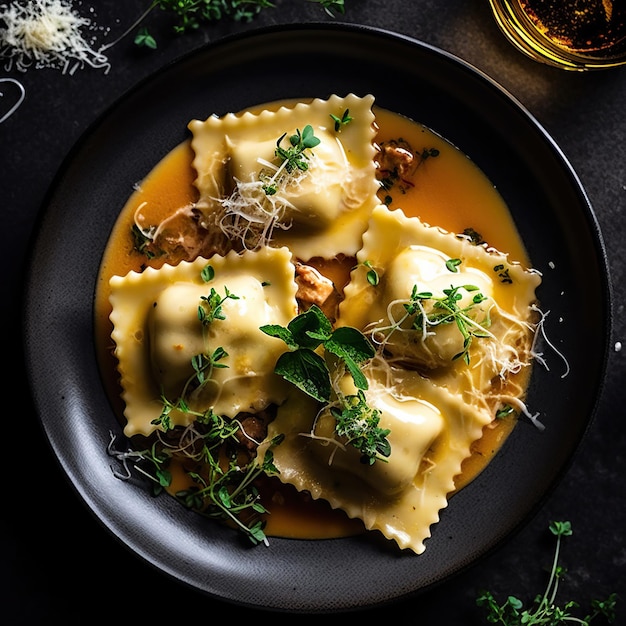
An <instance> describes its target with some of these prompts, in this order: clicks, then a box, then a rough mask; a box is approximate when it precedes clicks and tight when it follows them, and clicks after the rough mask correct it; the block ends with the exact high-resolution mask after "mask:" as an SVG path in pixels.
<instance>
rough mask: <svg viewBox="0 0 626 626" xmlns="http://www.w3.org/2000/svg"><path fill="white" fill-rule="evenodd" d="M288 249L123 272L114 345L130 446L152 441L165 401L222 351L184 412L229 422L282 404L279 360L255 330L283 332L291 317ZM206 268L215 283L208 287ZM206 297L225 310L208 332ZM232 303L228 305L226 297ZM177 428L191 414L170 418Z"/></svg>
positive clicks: (114, 299)
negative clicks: (203, 311)
mask: <svg viewBox="0 0 626 626" xmlns="http://www.w3.org/2000/svg"><path fill="white" fill-rule="evenodd" d="M291 258H292V257H291V253H290V251H289V250H288V249H287V248H284V247H283V248H263V249H261V250H259V251H256V252H249V251H248V252H244V253H242V254H236V253H234V252H230V253H228V254H227V255H226V256H217V255H215V256H213V257H212V258H211V259H210V261H209V260H207V259H204V258H198V259H196V260H195V261H193V262H181V263H180V264H178V265H175V266H172V265H164V266H163V267H161V268H160V269H154V268H150V267H149V268H146V269H145V270H144V271H143V272H141V273H138V272H129V273H128V274H127V275H126V276H123V277H119V276H113V277H112V278H111V280H110V285H111V295H110V302H111V306H112V312H111V315H110V319H111V321H112V323H113V332H112V335H111V336H112V338H113V341H114V342H115V356H116V357H117V360H118V371H119V374H120V383H121V387H122V390H123V393H122V397H123V399H124V402H125V411H124V416H125V418H126V422H127V423H126V426H125V429H124V432H125V434H126V435H127V436H132V435H135V434H142V435H149V434H150V433H151V432H153V431H154V430H155V429H156V426H155V425H154V424H153V423H152V422H153V420H155V419H158V418H159V416H160V414H161V411H162V409H163V401H162V393H163V394H165V396H166V397H167V398H168V400H170V401H172V402H173V401H174V400H176V398H178V397H179V396H180V394H181V392H182V390H183V388H184V386H185V383H186V381H187V380H189V378H190V377H193V376H194V369H193V367H192V359H193V358H194V357H196V356H197V355H200V354H207V353H212V352H213V351H214V350H215V349H217V348H220V349H223V350H224V351H225V352H226V353H227V356H225V357H224V358H223V359H221V360H220V361H219V363H220V364H221V365H222V367H217V368H215V369H214V370H213V372H212V375H211V377H210V378H211V380H209V381H207V384H206V385H204V386H201V387H199V388H198V390H196V391H195V392H192V393H191V394H190V396H189V399H188V403H189V404H190V408H192V409H193V410H196V411H206V410H208V409H209V408H211V409H212V410H213V412H214V413H216V414H218V415H224V416H226V417H230V418H233V417H235V416H236V415H237V414H238V413H240V412H242V411H248V412H258V411H260V410H262V409H265V408H266V407H267V406H269V405H270V404H273V403H280V402H282V401H283V400H284V398H285V396H286V391H287V389H286V383H285V381H283V380H282V379H281V378H279V377H278V376H277V375H276V374H274V371H273V370H274V366H275V364H276V360H277V359H278V357H279V356H280V354H281V353H282V351H283V350H284V348H283V347H282V346H281V345H280V343H278V342H275V341H273V340H272V339H270V338H269V337H268V336H267V335H265V334H264V333H263V332H261V331H260V330H259V326H261V325H263V324H282V325H284V324H286V323H288V322H289V320H291V319H292V318H293V317H294V316H295V315H296V312H297V302H296V299H295V294H296V290H297V286H296V284H295V281H294V271H295V268H294V265H293V263H292V262H291ZM207 265H210V266H211V267H212V268H213V271H214V277H213V278H212V279H211V280H209V281H207V282H205V280H203V278H202V275H201V273H202V270H203V269H204V268H205V267H206V266H207ZM212 290H214V293H215V294H216V295H217V296H218V297H219V298H220V299H221V300H223V302H222V305H221V316H222V317H224V319H215V320H214V321H213V322H211V323H210V324H209V325H207V326H206V328H205V327H204V326H203V324H202V322H201V321H200V319H199V317H198V315H199V307H200V306H201V304H202V302H203V298H208V297H210V295H211V293H212ZM227 294H230V295H231V296H234V297H226V296H227ZM170 417H171V419H172V424H173V425H181V426H187V425H188V424H189V423H190V421H191V420H192V419H193V415H192V414H191V413H188V412H181V411H176V410H175V411H172V413H171V414H170Z"/></svg>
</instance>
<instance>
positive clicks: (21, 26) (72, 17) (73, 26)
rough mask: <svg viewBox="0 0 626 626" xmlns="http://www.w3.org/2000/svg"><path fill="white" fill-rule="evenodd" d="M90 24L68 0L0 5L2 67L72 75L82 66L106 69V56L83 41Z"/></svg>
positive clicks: (90, 27) (38, 0)
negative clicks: (52, 71)
mask: <svg viewBox="0 0 626 626" xmlns="http://www.w3.org/2000/svg"><path fill="white" fill-rule="evenodd" d="M93 30H94V24H93V23H92V21H91V20H90V19H88V18H86V17H83V16H81V15H79V14H78V13H77V12H76V11H75V10H74V9H73V7H72V3H71V1H69V0H28V2H13V3H11V4H9V5H8V6H5V7H0V58H1V59H5V60H6V63H5V69H6V70H7V71H10V70H11V69H12V68H13V67H15V69H17V70H18V71H20V72H26V71H27V70H28V69H29V68H31V67H32V68H34V69H41V68H52V69H59V70H61V71H62V72H63V73H64V74H66V73H69V74H73V73H74V72H75V71H76V70H77V69H82V68H83V67H85V66H86V65H88V66H90V67H93V68H104V69H105V71H108V70H109V67H110V66H109V62H108V59H107V57H106V56H105V55H104V54H102V53H101V52H100V51H98V50H96V49H94V48H93V47H92V46H93V42H91V43H90V42H89V41H87V39H86V38H85V34H84V32H85V31H93Z"/></svg>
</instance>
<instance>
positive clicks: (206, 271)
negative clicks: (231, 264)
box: [200, 263, 215, 283]
mask: <svg viewBox="0 0 626 626" xmlns="http://www.w3.org/2000/svg"><path fill="white" fill-rule="evenodd" d="M200 278H202V280H203V281H204V282H205V283H210V282H211V281H212V280H213V279H214V278H215V269H214V268H213V266H212V265H210V264H208V263H207V265H205V266H204V267H203V268H202V271H201V272H200Z"/></svg>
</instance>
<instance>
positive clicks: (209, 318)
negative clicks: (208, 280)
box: [198, 286, 239, 326]
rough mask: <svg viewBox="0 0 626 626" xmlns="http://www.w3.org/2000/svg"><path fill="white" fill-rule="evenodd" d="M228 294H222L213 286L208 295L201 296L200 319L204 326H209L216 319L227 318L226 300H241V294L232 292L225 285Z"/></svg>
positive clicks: (225, 291)
mask: <svg viewBox="0 0 626 626" xmlns="http://www.w3.org/2000/svg"><path fill="white" fill-rule="evenodd" d="M224 293H225V294H226V295H224V296H220V295H219V293H217V291H215V289H214V288H213V287H211V291H210V292H209V295H208V296H200V304H199V305H198V319H199V320H200V322H201V323H202V325H203V326H208V325H209V324H211V322H213V321H214V320H225V319H226V318H225V317H224V311H223V309H222V305H223V304H224V302H226V300H239V296H236V295H235V294H234V293H231V292H230V291H229V289H228V287H226V286H225V287H224Z"/></svg>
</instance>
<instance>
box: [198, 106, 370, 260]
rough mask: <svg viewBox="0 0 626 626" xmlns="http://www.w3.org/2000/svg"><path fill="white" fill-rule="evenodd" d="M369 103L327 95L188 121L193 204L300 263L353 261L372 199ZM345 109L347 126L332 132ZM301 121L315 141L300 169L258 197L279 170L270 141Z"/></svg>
mask: <svg viewBox="0 0 626 626" xmlns="http://www.w3.org/2000/svg"><path fill="white" fill-rule="evenodd" d="M373 102H374V98H373V96H365V97H362V98H361V97H358V96H356V95H354V94H349V95H347V96H346V97H339V96H336V95H333V96H331V97H330V98H329V99H328V100H321V99H315V100H313V101H311V102H310V103H304V102H300V103H297V104H296V105H295V106H292V107H285V106H282V107H280V108H278V109H277V110H263V111H261V112H260V113H251V112H249V111H246V112H244V113H241V114H232V113H229V114H227V115H224V116H223V117H217V116H211V117H209V118H208V119H206V120H204V121H200V120H192V121H191V122H190V123H189V129H190V131H191V133H192V140H191V146H192V149H193V150H194V154H195V157H194V160H193V167H194V169H195V171H196V173H197V177H196V180H195V185H196V187H197V189H198V191H199V194H200V198H199V200H198V203H197V207H198V208H199V209H200V210H201V211H202V212H203V214H204V219H205V221H206V223H207V224H209V225H214V226H217V227H219V228H222V229H223V230H224V231H225V232H226V233H227V234H228V235H229V236H231V237H233V236H239V237H241V238H242V239H244V244H245V245H246V246H248V247H252V248H254V247H256V246H257V245H264V244H266V243H267V242H268V241H271V245H286V246H288V247H289V248H290V249H291V250H292V252H293V253H294V255H295V256H296V257H298V258H300V259H303V260H308V259H310V258H312V257H315V256H320V257H324V258H333V257H335V256H336V255H338V254H346V255H349V256H352V255H354V254H355V253H356V251H357V250H358V249H359V248H360V246H361V235H362V234H363V231H364V230H365V228H366V227H367V222H368V219H369V216H370V213H371V211H372V209H373V208H374V206H376V204H377V203H378V199H377V196H376V192H377V191H378V188H379V185H378V182H377V181H376V177H375V163H374V154H375V147H374V143H373V142H374V137H375V127H374V114H373V112H372V109H371V108H372V105H373ZM346 110H349V111H350V116H351V117H352V118H353V120H352V121H351V122H350V123H349V124H347V125H345V126H342V127H341V128H340V130H335V127H334V121H333V118H332V117H331V115H335V116H338V117H341V116H342V115H343V113H344V112H345V111H346ZM307 125H310V126H312V128H313V130H314V133H315V136H316V137H318V138H319V139H320V144H319V145H318V146H316V147H315V148H314V149H313V150H312V151H310V154H307V165H308V169H307V170H306V171H304V172H296V173H295V175H292V176H289V177H287V178H286V179H285V182H284V183H283V184H282V185H281V186H279V188H278V190H277V192H276V193H275V194H271V195H268V194H266V193H265V191H264V190H263V184H264V180H266V177H268V176H272V175H273V174H274V173H275V172H276V170H277V168H278V165H277V164H276V159H275V156H274V151H275V149H276V144H277V141H278V140H279V139H280V138H281V137H282V136H283V135H285V134H286V135H287V137H289V136H290V135H293V134H295V133H297V131H299V130H300V131H302V130H303V129H304V127H305V126H307ZM286 141H287V139H285V142H286Z"/></svg>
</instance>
